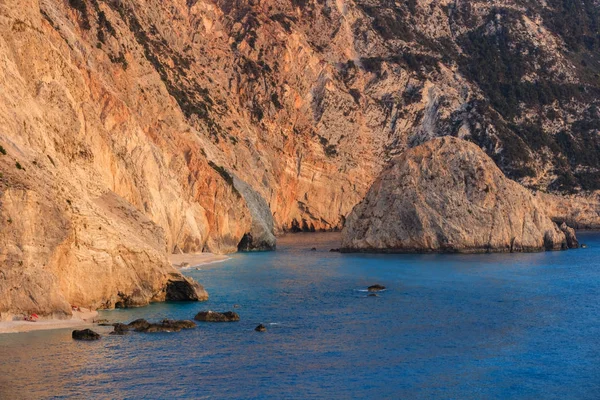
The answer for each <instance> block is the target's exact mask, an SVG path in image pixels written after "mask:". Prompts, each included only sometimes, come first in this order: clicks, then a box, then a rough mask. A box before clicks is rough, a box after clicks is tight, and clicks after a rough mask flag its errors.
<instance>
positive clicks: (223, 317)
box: [194, 311, 240, 322]
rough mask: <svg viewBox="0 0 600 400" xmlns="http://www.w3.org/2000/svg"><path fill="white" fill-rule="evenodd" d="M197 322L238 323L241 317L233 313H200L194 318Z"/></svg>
mask: <svg viewBox="0 0 600 400" xmlns="http://www.w3.org/2000/svg"><path fill="white" fill-rule="evenodd" d="M194 319H195V320H196V321H202V322H236V321H239V320H240V316H239V315H238V314H236V313H234V312H233V311H227V312H224V313H218V312H214V311H200V312H199V313H198V314H196V316H195V317H194Z"/></svg>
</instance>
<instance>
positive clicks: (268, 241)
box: [233, 177, 276, 251]
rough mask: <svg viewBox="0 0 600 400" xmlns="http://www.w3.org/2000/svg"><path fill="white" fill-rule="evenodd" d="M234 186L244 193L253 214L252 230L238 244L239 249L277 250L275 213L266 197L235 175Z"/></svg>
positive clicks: (243, 195)
mask: <svg viewBox="0 0 600 400" xmlns="http://www.w3.org/2000/svg"><path fill="white" fill-rule="evenodd" d="M233 186H234V188H235V189H236V190H237V191H238V192H239V193H240V194H241V195H242V197H243V198H244V200H245V201H246V205H247V206H248V210H249V211H250V215H251V216H252V225H251V226H250V231H249V232H246V233H245V234H244V237H243V238H242V240H241V241H240V243H239V244H238V251H268V250H275V247H276V239H275V235H274V233H273V232H274V222H273V214H272V213H271V209H270V208H269V205H268V204H267V202H266V201H265V199H264V198H263V197H262V196H261V195H260V194H259V193H257V192H256V191H255V190H254V189H252V187H251V186H250V185H248V184H247V183H246V182H244V181H242V180H240V179H238V178H237V177H234V179H233Z"/></svg>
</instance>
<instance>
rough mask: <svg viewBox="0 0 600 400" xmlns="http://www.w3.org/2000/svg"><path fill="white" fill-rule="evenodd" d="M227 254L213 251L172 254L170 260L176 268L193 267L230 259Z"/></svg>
mask: <svg viewBox="0 0 600 400" xmlns="http://www.w3.org/2000/svg"><path fill="white" fill-rule="evenodd" d="M229 259H230V258H229V257H227V256H223V255H219V254H212V253H196V254H171V255H170V256H169V261H171V264H172V265H173V266H174V267H175V268H192V267H199V266H201V265H204V264H212V263H217V262H222V261H226V260H229Z"/></svg>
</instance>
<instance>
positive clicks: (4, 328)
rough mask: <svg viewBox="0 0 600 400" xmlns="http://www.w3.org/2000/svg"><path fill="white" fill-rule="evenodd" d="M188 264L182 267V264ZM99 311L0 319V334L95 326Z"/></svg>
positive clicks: (174, 260) (191, 259) (185, 258)
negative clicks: (31, 318) (14, 319)
mask: <svg viewBox="0 0 600 400" xmlns="http://www.w3.org/2000/svg"><path fill="white" fill-rule="evenodd" d="M227 260H231V257H228V256H225V255H219V254H212V253H197V254H171V255H169V262H170V263H171V265H172V266H173V267H175V268H177V269H180V270H182V269H184V270H185V269H191V268H197V267H200V266H202V265H207V264H214V263H220V262H224V261H227ZM184 263H185V264H187V265H185V266H184V267H182V266H181V265H182V264H184ZM96 318H98V311H90V310H86V309H82V311H73V317H71V319H40V320H38V321H36V322H31V321H0V335H2V334H7V333H27V332H36V331H45V330H55V329H84V328H91V327H93V326H95V324H94V320H95V319H96Z"/></svg>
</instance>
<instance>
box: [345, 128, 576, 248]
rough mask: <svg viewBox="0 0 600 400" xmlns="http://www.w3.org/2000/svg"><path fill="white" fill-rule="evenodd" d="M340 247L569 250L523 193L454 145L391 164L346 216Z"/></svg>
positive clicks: (462, 144)
mask: <svg viewBox="0 0 600 400" xmlns="http://www.w3.org/2000/svg"><path fill="white" fill-rule="evenodd" d="M569 235H571V233H569ZM571 240H574V233H573V236H572V238H571ZM342 242H343V244H342V247H343V251H347V252H352V251H359V252H462V253H477V252H517V251H543V250H561V249H567V248H568V247H569V245H568V241H567V237H566V236H565V232H563V231H561V230H560V229H559V228H558V226H557V225H556V223H554V222H553V221H552V220H551V219H550V218H549V217H548V216H547V215H546V213H545V212H544V210H543V209H542V208H540V207H539V206H537V204H536V202H535V201H534V196H533V195H532V194H531V193H530V192H529V191H528V190H526V189H525V188H524V187H522V186H521V185H519V184H518V183H516V182H514V181H512V180H510V179H508V178H507V177H505V176H504V174H503V173H502V172H501V171H500V169H499V168H498V167H497V166H496V164H495V163H494V161H492V159H491V158H490V157H488V156H487V155H486V154H485V153H484V152H483V151H482V150H481V149H480V148H479V147H478V146H477V145H475V144H473V143H470V142H467V141H464V140H461V139H457V138H453V137H444V138H440V139H433V140H431V141H429V142H426V143H425V144H422V145H420V146H417V147H414V148H411V149H409V150H407V151H406V152H404V153H403V154H402V155H401V156H400V157H398V158H396V159H394V160H393V161H392V162H391V163H390V165H389V166H388V167H387V168H386V169H385V170H384V171H383V172H382V173H381V174H380V176H379V178H378V179H377V180H376V181H375V183H374V184H373V185H372V187H371V189H370V190H369V193H368V194H367V196H366V198H365V199H364V200H363V201H362V202H361V203H360V204H359V205H357V206H356V207H355V208H354V210H353V211H352V213H351V214H350V215H349V216H348V219H347V222H346V226H345V228H344V231H343V233H342Z"/></svg>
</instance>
